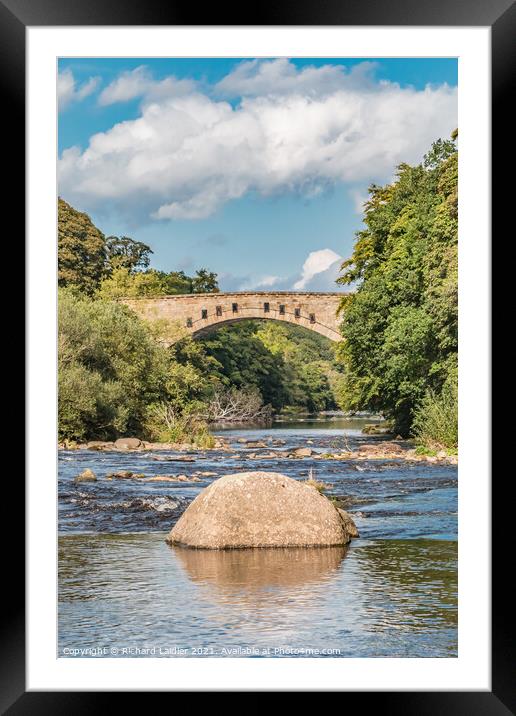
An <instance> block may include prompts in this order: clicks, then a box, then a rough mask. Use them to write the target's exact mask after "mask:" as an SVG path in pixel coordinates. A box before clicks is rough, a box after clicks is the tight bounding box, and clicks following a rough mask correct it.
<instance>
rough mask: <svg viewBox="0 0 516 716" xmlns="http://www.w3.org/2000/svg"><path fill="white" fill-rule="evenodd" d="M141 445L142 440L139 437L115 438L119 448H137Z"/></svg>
mask: <svg viewBox="0 0 516 716" xmlns="http://www.w3.org/2000/svg"><path fill="white" fill-rule="evenodd" d="M141 445H142V441H141V440H140V439H139V438H118V440H115V448H116V449H117V450H136V449H137V448H139V447H141Z"/></svg>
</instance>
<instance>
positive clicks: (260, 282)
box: [219, 248, 344, 291]
mask: <svg viewBox="0 0 516 716" xmlns="http://www.w3.org/2000/svg"><path fill="white" fill-rule="evenodd" d="M342 260H343V259H342V256H339V254H338V253H336V252H335V251H333V249H328V248H327V249H319V250H317V251H311V252H310V253H309V254H308V256H307V257H306V259H305V261H304V263H303V265H302V267H300V269H299V270H298V271H297V273H295V274H293V275H291V276H275V275H272V274H270V275H265V276H259V277H256V276H235V275H232V274H224V273H223V274H220V275H219V279H220V281H219V282H220V286H221V288H222V290H223V291H342V290H344V289H343V287H342V286H339V285H338V284H336V283H335V280H336V279H337V278H338V276H339V275H340V266H341V264H342Z"/></svg>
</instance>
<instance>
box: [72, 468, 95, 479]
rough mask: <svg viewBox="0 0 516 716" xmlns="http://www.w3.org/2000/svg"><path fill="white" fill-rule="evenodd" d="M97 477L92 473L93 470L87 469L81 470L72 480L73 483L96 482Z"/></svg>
mask: <svg viewBox="0 0 516 716" xmlns="http://www.w3.org/2000/svg"><path fill="white" fill-rule="evenodd" d="M96 481H97V476H96V475H95V473H94V472H93V470H90V468H89V467H87V468H86V469H85V470H83V471H82V472H81V473H80V474H79V475H77V477H75V478H74V482H96Z"/></svg>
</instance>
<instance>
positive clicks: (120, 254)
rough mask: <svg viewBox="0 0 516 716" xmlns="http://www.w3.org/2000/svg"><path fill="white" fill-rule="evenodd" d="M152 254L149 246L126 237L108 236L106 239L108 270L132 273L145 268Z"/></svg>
mask: <svg viewBox="0 0 516 716" xmlns="http://www.w3.org/2000/svg"><path fill="white" fill-rule="evenodd" d="M152 253H154V252H153V250H152V249H151V247H150V246H147V244H144V243H143V242H142V241H135V240H134V239H130V238H129V237H128V236H121V237H118V236H108V238H107V239H106V255H107V262H108V269H109V270H110V271H111V270H114V269H120V268H122V269H127V270H128V271H129V273H134V272H135V271H137V270H138V269H144V268H147V266H148V265H149V263H150V254H152Z"/></svg>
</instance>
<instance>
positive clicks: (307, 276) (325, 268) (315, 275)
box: [293, 249, 342, 291]
mask: <svg viewBox="0 0 516 716" xmlns="http://www.w3.org/2000/svg"><path fill="white" fill-rule="evenodd" d="M341 263H342V256H339V254H338V253H336V252H335V251H333V249H319V250H318V251H311V252H310V253H309V254H308V256H307V258H306V260H305V262H304V264H303V268H302V271H301V278H300V279H299V280H298V281H296V282H295V283H294V285H293V288H294V289H296V290H304V291H309V290H312V291H325V290H332V289H333V290H335V285H334V284H335V279H336V278H337V276H338V275H339V269H340V265H341ZM322 286H324V288H322ZM330 286H332V288H330Z"/></svg>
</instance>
